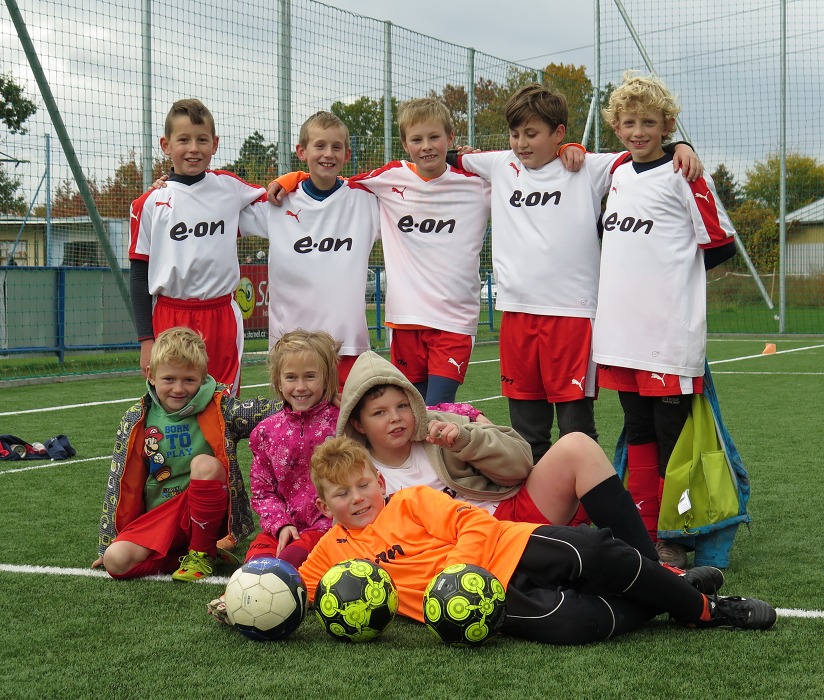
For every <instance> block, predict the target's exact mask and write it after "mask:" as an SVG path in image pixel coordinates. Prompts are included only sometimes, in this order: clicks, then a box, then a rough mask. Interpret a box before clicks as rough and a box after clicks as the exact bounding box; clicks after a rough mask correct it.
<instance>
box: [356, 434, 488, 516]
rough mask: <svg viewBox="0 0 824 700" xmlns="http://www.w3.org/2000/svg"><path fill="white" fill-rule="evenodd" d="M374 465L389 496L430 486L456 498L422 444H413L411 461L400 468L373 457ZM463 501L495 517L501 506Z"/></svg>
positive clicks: (477, 501)
mask: <svg viewBox="0 0 824 700" xmlns="http://www.w3.org/2000/svg"><path fill="white" fill-rule="evenodd" d="M372 463H373V464H374V465H375V469H377V470H378V471H379V472H380V473H381V474H382V475H383V479H384V481H385V482H386V493H387V494H390V495H391V494H393V493H396V492H398V491H400V490H401V489H405V488H408V487H410V486H429V487H430V488H433V489H435V490H436V491H443V492H444V493H448V494H449V495H450V496H452V498H455V495H456V494H455V492H454V491H452V490H450V489H449V488H447V486H446V484H445V483H444V482H443V481H442V480H441V478H440V477H439V476H438V475H437V474H436V473H435V468H434V467H433V466H432V463H431V462H430V461H429V457H427V456H426V448H425V447H424V445H423V443H421V442H413V443H412V451H411V452H410V453H409V459H407V460H406V461H405V462H404V463H403V464H402V465H401V466H399V467H390V466H389V465H388V464H384V463H383V462H379V461H378V460H377V459H375V458H374V457H372ZM461 500H462V501H466V502H467V503H471V504H472V505H473V506H477V507H478V508H483V509H484V510H485V511H487V512H488V513H489V514H490V515H495V511H496V510H497V509H498V506H499V505H500V501H479V500H477V499H474V498H462V499H461Z"/></svg>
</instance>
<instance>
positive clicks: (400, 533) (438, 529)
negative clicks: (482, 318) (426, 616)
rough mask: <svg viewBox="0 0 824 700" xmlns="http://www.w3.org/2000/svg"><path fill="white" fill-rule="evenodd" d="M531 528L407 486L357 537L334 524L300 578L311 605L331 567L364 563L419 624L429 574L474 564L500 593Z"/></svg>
mask: <svg viewBox="0 0 824 700" xmlns="http://www.w3.org/2000/svg"><path fill="white" fill-rule="evenodd" d="M536 527H538V526H537V525H535V524H533V523H512V522H507V521H502V520H496V519H495V518H494V517H492V516H491V515H489V513H487V512H486V511H485V510H482V509H479V508H476V507H475V506H471V505H469V504H468V503H464V502H463V501H458V500H454V499H452V498H450V497H449V496H447V495H446V494H444V493H441V492H440V491H436V490H435V489H432V488H430V487H429V486H414V487H412V488H407V489H402V490H401V491H398V492H397V493H395V494H394V495H393V496H392V497H391V498H390V500H389V502H388V503H387V504H386V506H385V507H384V508H383V510H382V511H381V512H380V513H379V514H378V517H377V518H376V519H375V521H374V522H372V523H371V524H370V525H367V526H366V527H365V528H363V529H362V530H347V529H346V528H344V527H342V526H341V525H339V524H336V525H334V526H333V527H332V529H331V530H329V531H328V532H327V533H326V534H325V535H324V536H323V537H322V538H321V540H320V542H318V544H317V545H316V546H315V548H314V549H313V550H312V552H311V553H310V554H309V557H308V558H307V560H306V561H305V562H304V564H303V566H301V567H300V574H301V576H302V577H303V580H304V583H306V587H307V589H308V593H309V599H310V600H314V597H315V590H316V588H317V585H318V582H319V581H320V579H321V577H322V576H323V575H324V574H325V573H326V572H327V571H328V570H329V569H330V568H331V567H332V566H334V565H335V564H337V563H339V562H341V561H344V560H346V559H353V558H357V559H369V560H370V561H374V562H376V563H378V564H380V565H381V566H382V567H383V568H384V569H386V571H387V572H388V573H389V575H390V576H391V577H392V581H393V582H394V583H395V586H396V588H397V589H398V599H399V607H398V612H400V613H401V614H402V615H405V616H407V617H411V618H413V619H415V620H418V621H419V622H423V593H424V589H425V588H426V586H427V585H428V584H429V582H430V581H431V580H432V578H433V577H434V576H435V574H437V573H440V571H442V570H443V569H444V568H446V567H447V566H449V565H451V564H475V565H477V566H482V567H483V568H485V569H487V570H488V571H490V572H491V573H493V574H494V575H495V576H496V577H497V578H498V580H499V581H500V582H501V583H502V584H503V586H504V588H506V586H507V584H508V583H509V579H510V578H511V576H512V573H513V571H514V570H515V567H516V566H517V565H518V562H519V561H520V559H521V555H522V554H523V551H524V548H525V547H526V544H527V542H528V540H529V536H530V535H531V534H532V532H533V531H534V530H535V528H536Z"/></svg>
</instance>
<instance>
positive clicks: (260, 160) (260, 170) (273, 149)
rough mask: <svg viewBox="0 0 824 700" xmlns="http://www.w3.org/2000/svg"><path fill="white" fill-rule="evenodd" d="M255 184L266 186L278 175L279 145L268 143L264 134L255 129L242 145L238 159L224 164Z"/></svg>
mask: <svg viewBox="0 0 824 700" xmlns="http://www.w3.org/2000/svg"><path fill="white" fill-rule="evenodd" d="M223 169H224V170H228V171H229V172H232V173H234V174H235V175H237V176H238V177H240V178H243V179H244V180H246V182H250V183H252V184H254V185H262V186H263V187H266V186H267V185H268V184H269V183H270V182H271V181H272V180H273V179H274V178H276V177H277V175H278V147H277V144H276V143H266V139H265V138H264V136H263V134H261V133H260V132H259V131H257V130H255V131H254V132H252V135H251V136H249V137H247V138H246V140H245V141H244V142H243V144H241V146H240V152H239V153H238V157H237V160H235V161H232V162H231V163H227V164H226V165H224V166H223Z"/></svg>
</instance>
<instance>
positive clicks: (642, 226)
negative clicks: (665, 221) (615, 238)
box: [604, 212, 653, 236]
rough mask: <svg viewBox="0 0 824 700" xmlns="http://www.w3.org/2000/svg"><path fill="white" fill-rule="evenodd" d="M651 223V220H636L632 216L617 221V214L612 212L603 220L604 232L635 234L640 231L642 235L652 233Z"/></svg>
mask: <svg viewBox="0 0 824 700" xmlns="http://www.w3.org/2000/svg"><path fill="white" fill-rule="evenodd" d="M652 226H653V221H652V219H636V218H635V217H634V216H625V217H624V218H623V219H620V220H619V219H618V213H617V212H612V214H610V215H609V216H608V217H607V218H606V219H604V231H614V230H615V229H618V230H619V231H625V232H631V233H636V232H637V231H642V230H643V233H644V235H645V236H646V235H649V234H650V233H652Z"/></svg>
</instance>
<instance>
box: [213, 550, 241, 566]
mask: <svg viewBox="0 0 824 700" xmlns="http://www.w3.org/2000/svg"><path fill="white" fill-rule="evenodd" d="M217 559H218V561H222V562H223V563H224V564H229V565H231V566H240V558H239V557H237V556H235V555H234V554H233V553H232V552H230V551H229V550H228V549H223V547H218V548H217Z"/></svg>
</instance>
